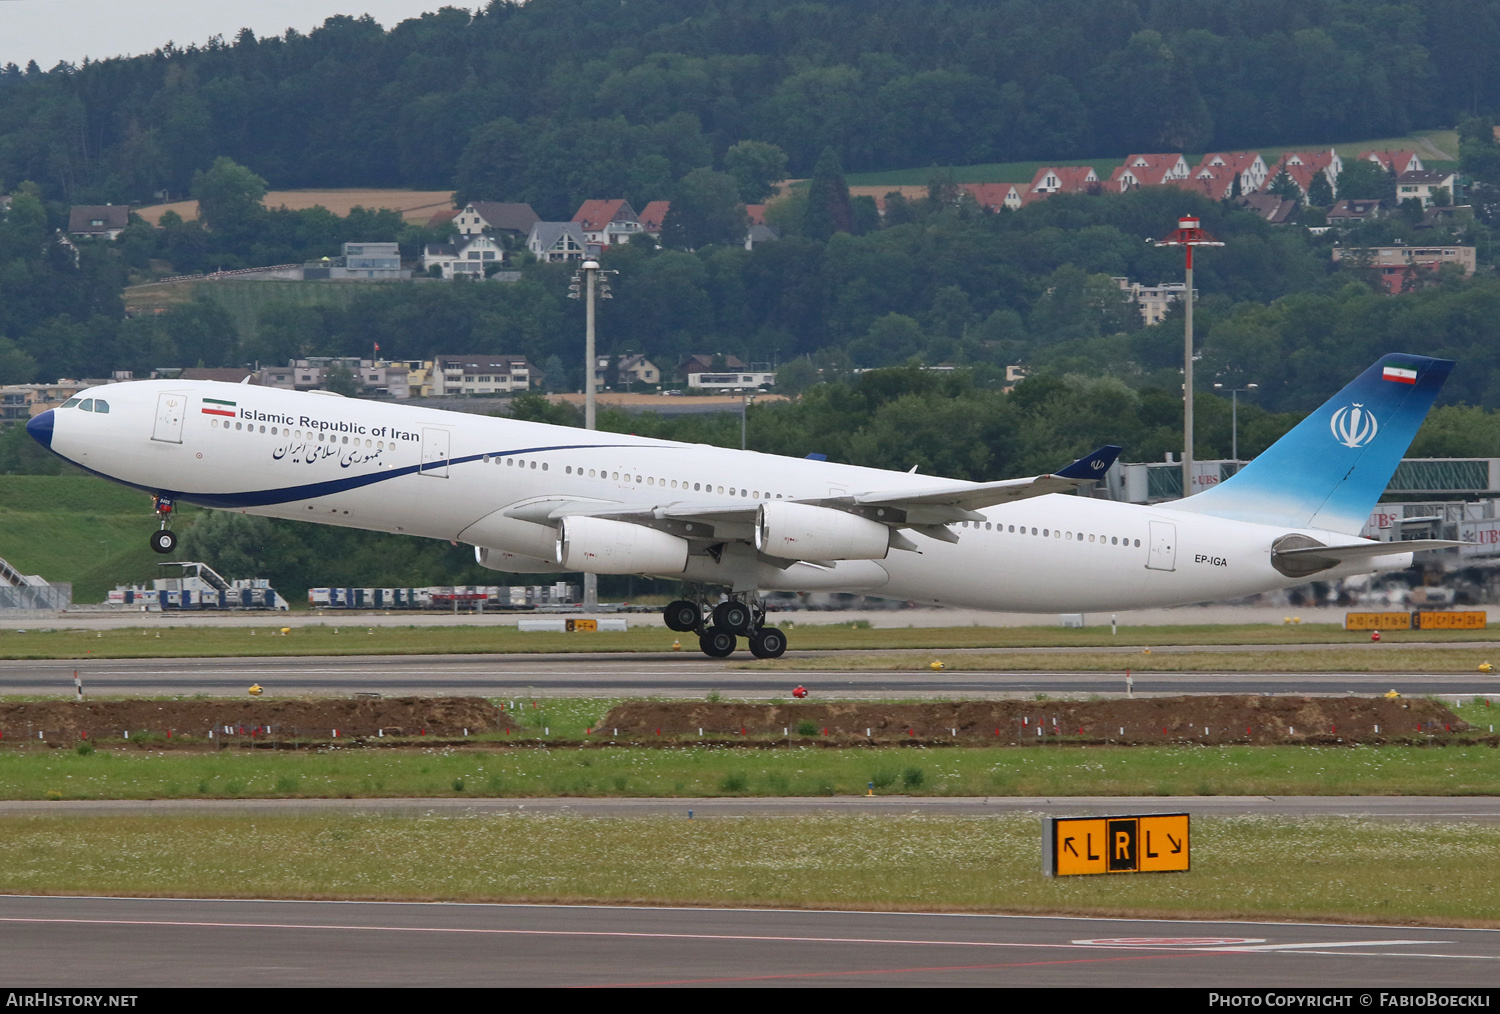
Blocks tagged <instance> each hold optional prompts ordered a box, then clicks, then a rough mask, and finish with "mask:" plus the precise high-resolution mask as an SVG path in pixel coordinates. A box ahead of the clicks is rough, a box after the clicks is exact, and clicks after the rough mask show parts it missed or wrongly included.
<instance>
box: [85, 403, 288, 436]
mask: <svg viewBox="0 0 1500 1014" xmlns="http://www.w3.org/2000/svg"><path fill="white" fill-rule="evenodd" d="M94 411H95V412H104V413H106V414H107V413H108V412H109V402H107V401H105V400H104V399H103V398H95V399H94ZM261 429H262V430H264V429H265V427H261Z"/></svg>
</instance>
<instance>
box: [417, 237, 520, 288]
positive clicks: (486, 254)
mask: <svg viewBox="0 0 1500 1014" xmlns="http://www.w3.org/2000/svg"><path fill="white" fill-rule="evenodd" d="M504 260H505V250H504V248H503V247H502V246H501V245H500V241H499V240H497V239H495V238H494V237H493V236H486V235H483V234H477V235H473V236H454V237H453V239H452V241H451V242H448V243H428V244H427V245H426V246H425V247H423V248H422V270H423V271H431V270H432V268H433V266H434V265H436V266H438V267H440V268H441V269H442V271H443V277H444V278H450V279H451V278H457V277H459V276H460V275H463V276H466V277H469V278H473V279H474V280H475V281H483V280H484V277H485V274H484V269H485V268H486V267H487V266H489V265H494V264H499V263H502V262H503V261H504Z"/></svg>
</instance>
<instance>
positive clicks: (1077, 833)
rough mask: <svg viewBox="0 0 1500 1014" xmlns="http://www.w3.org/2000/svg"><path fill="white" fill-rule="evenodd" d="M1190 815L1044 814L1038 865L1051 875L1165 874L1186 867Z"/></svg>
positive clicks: (1188, 851)
mask: <svg viewBox="0 0 1500 1014" xmlns="http://www.w3.org/2000/svg"><path fill="white" fill-rule="evenodd" d="M1190 855H1191V849H1190V845H1189V843H1188V815H1187V814H1185V813H1150V814H1134V815H1130V816H1121V817H1048V818H1046V824H1045V826H1044V828H1043V831H1042V868H1043V872H1045V873H1046V874H1047V875H1048V876H1050V877H1071V876H1078V875H1080V874H1091V873H1165V872H1169V871H1182V870H1187V869H1188V868H1189V857H1190Z"/></svg>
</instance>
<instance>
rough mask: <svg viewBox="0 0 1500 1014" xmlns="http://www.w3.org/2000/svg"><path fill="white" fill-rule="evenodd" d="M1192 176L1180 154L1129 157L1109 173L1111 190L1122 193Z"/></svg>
mask: <svg viewBox="0 0 1500 1014" xmlns="http://www.w3.org/2000/svg"><path fill="white" fill-rule="evenodd" d="M1191 175H1192V171H1191V170H1190V169H1189V168H1188V164H1187V159H1185V158H1183V157H1182V155H1181V154H1163V155H1131V156H1129V157H1127V158H1126V159H1125V163H1124V164H1123V165H1118V166H1116V167H1115V171H1114V172H1112V173H1110V176H1109V181H1110V183H1111V184H1112V185H1111V187H1110V189H1111V190H1118V191H1120V192H1121V193H1123V192H1124V191H1126V190H1129V189H1130V188H1131V187H1159V186H1161V185H1162V184H1164V183H1170V182H1172V181H1173V180H1185V179H1187V178H1188V177H1189V176H1191Z"/></svg>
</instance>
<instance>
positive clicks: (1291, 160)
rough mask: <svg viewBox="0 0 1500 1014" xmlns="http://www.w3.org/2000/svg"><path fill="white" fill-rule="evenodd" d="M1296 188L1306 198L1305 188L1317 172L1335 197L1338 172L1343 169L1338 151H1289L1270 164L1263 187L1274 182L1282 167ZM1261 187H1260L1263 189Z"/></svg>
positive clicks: (1310, 184)
mask: <svg viewBox="0 0 1500 1014" xmlns="http://www.w3.org/2000/svg"><path fill="white" fill-rule="evenodd" d="M1283 168H1284V169H1286V174H1287V176H1289V177H1290V178H1291V180H1292V182H1293V183H1295V184H1297V188H1298V189H1299V190H1301V191H1302V197H1303V198H1304V199H1306V197H1307V188H1308V187H1310V186H1312V181H1313V177H1315V176H1317V175H1318V174H1319V173H1321V174H1322V175H1323V178H1324V179H1326V180H1327V181H1328V189H1329V190H1331V191H1332V192H1333V195H1334V196H1335V197H1337V196H1338V193H1339V173H1341V172H1343V171H1344V160H1343V159H1341V158H1339V153H1338V152H1336V151H1334V150H1333V149H1332V148H1329V149H1328V150H1327V151H1326V152H1314V151H1289V152H1287V153H1286V154H1284V155H1282V156H1281V157H1280V158H1278V159H1277V160H1276V161H1275V162H1273V163H1272V164H1271V166H1270V170H1269V173H1268V175H1267V176H1266V184H1265V188H1268V187H1270V185H1271V184H1272V183H1274V182H1276V177H1277V176H1279V175H1280V174H1281V170H1282V169H1283ZM1265 188H1262V189H1265Z"/></svg>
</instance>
